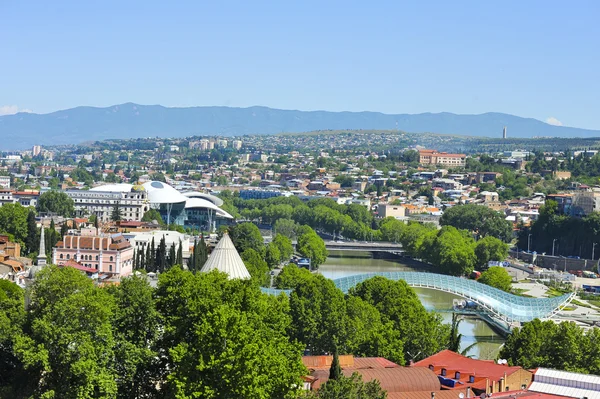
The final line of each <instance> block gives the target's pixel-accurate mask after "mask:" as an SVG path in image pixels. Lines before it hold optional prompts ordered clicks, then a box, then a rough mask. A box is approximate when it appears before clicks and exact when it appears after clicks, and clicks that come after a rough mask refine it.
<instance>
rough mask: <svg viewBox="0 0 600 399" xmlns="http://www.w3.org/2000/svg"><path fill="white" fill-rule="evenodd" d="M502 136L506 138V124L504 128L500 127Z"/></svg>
mask: <svg viewBox="0 0 600 399" xmlns="http://www.w3.org/2000/svg"><path fill="white" fill-rule="evenodd" d="M502 138H503V139H506V126H504V129H502Z"/></svg>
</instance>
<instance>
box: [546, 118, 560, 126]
mask: <svg viewBox="0 0 600 399" xmlns="http://www.w3.org/2000/svg"><path fill="white" fill-rule="evenodd" d="M546 123H547V124H549V125H553V126H562V125H563V124H562V122H561V121H559V120H558V119H556V118H555V117H553V116H551V117H550V118H546Z"/></svg>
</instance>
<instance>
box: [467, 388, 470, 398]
mask: <svg viewBox="0 0 600 399" xmlns="http://www.w3.org/2000/svg"><path fill="white" fill-rule="evenodd" d="M470 397H471V387H467V398H470Z"/></svg>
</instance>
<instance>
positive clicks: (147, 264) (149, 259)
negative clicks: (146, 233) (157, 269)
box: [144, 243, 152, 272]
mask: <svg viewBox="0 0 600 399" xmlns="http://www.w3.org/2000/svg"><path fill="white" fill-rule="evenodd" d="M144 269H146V271H147V272H151V271H152V255H151V254H150V244H149V243H147V245H146V258H145V259H144Z"/></svg>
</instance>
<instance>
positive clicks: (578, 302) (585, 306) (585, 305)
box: [571, 299, 592, 308]
mask: <svg viewBox="0 0 600 399" xmlns="http://www.w3.org/2000/svg"><path fill="white" fill-rule="evenodd" d="M571 303H572V304H573V305H577V306H581V307H584V308H591V307H592V305H589V304H587V303H583V302H580V301H578V300H577V299H573V300H572V301H571Z"/></svg>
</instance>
